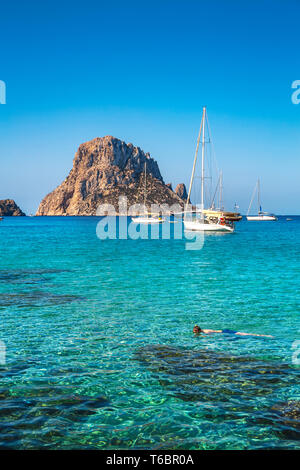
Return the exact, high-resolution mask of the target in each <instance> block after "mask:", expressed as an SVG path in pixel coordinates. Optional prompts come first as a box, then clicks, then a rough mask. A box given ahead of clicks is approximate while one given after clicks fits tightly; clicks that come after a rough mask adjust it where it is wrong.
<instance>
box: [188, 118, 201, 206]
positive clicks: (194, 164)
mask: <svg viewBox="0 0 300 470" xmlns="http://www.w3.org/2000/svg"><path fill="white" fill-rule="evenodd" d="M203 117H204V113H203V114H202V119H201V124H200V129H199V134H198V138H197V146H196V152H195V157H194V163H193V169H192V176H191V180H190V187H189V192H188V197H187V200H186V203H187V204H189V203H190V197H191V191H192V186H193V181H194V174H195V168H196V162H197V156H198V149H199V143H200V137H201V132H202V126H203Z"/></svg>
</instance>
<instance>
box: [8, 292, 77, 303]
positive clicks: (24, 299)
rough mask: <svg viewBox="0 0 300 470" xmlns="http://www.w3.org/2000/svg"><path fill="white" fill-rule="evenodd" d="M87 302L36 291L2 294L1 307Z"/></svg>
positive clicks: (67, 296)
mask: <svg viewBox="0 0 300 470" xmlns="http://www.w3.org/2000/svg"><path fill="white" fill-rule="evenodd" d="M81 300H85V298H84V297H79V296H76V295H63V294H52V293H51V292H46V291H41V290H36V291H32V290H31V291H28V292H19V293H15V294H0V307H9V306H16V307H41V306H44V305H62V304H66V303H70V302H75V301H81Z"/></svg>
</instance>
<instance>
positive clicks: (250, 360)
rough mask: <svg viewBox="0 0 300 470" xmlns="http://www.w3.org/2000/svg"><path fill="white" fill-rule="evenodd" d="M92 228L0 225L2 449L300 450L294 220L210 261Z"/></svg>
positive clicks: (216, 247)
mask: <svg viewBox="0 0 300 470" xmlns="http://www.w3.org/2000/svg"><path fill="white" fill-rule="evenodd" d="M98 221H99V218H96V217H20V218H13V217H10V218H9V217H8V218H4V220H3V221H1V222H0V260H1V265H0V341H1V343H0V349H1V348H2V349H1V351H2V352H1V355H0V359H1V364H0V447H1V448H7V449H10V448H12V449H110V450H111V449H271V448H276V449H295V448H298V449H299V448H300V441H299V437H300V391H299V378H300V366H299V363H300V353H299V352H300V341H299V340H300V331H299V300H300V289H299V285H300V283H299V277H300V276H299V274H300V269H299V266H300V261H299V260H300V258H299V254H300V243H299V240H300V217H293V220H292V221H290V222H287V221H286V218H285V217H281V218H280V219H279V221H278V222H264V223H262V222H247V221H242V222H240V223H239V224H237V230H236V232H235V233H234V234H225V235H208V236H205V242H204V246H203V248H202V249H201V250H186V249H185V241H184V240H174V239H170V240H160V239H158V240H130V239H129V240H99V238H97V236H96V227H97V223H98ZM195 323H197V324H199V325H200V326H201V327H203V328H214V329H222V328H230V329H234V330H239V331H244V332H251V333H258V334H270V335H274V336H275V338H274V339H271V338H260V337H237V336H234V335H229V334H214V335H205V336H202V335H200V336H198V337H195V336H194V335H193V333H192V329H193V326H194V324H195Z"/></svg>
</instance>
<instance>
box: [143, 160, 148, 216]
mask: <svg viewBox="0 0 300 470" xmlns="http://www.w3.org/2000/svg"><path fill="white" fill-rule="evenodd" d="M146 166H147V163H146V162H145V169H144V171H145V176H144V207H145V211H146V212H148V211H147V208H146V196H147V180H146V178H147V172H146Z"/></svg>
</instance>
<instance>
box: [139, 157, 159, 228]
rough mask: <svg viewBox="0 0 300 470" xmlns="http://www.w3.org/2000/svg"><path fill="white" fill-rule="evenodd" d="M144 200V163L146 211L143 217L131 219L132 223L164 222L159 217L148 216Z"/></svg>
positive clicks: (145, 170) (145, 171)
mask: <svg viewBox="0 0 300 470" xmlns="http://www.w3.org/2000/svg"><path fill="white" fill-rule="evenodd" d="M146 200H147V163H146V162H145V167H144V208H145V210H146V213H145V215H141V216H138V217H131V220H132V222H134V223H135V224H161V223H163V222H164V221H165V219H164V218H163V217H162V216H161V215H157V216H156V215H152V214H149V213H148V211H147V207H146Z"/></svg>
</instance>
